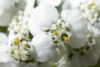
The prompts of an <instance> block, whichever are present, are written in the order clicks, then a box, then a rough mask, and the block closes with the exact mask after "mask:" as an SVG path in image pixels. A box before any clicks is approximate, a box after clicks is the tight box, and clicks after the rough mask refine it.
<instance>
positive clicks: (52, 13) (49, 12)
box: [28, 4, 59, 34]
mask: <svg viewBox="0 0 100 67" xmlns="http://www.w3.org/2000/svg"><path fill="white" fill-rule="evenodd" d="M58 17H59V14H58V12H57V10H56V8H55V7H53V6H50V5H46V4H40V5H39V6H38V7H36V8H35V9H34V11H33V13H32V16H31V19H30V21H29V23H28V25H29V26H28V27H29V30H30V32H31V33H32V34H34V32H35V33H36V32H37V31H36V30H34V29H37V30H39V29H40V30H42V31H43V30H44V29H48V28H50V27H51V26H52V24H53V23H55V22H56V21H57V20H58Z"/></svg>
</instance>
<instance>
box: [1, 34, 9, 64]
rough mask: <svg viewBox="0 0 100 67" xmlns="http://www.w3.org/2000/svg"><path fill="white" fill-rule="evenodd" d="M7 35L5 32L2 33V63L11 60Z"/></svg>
mask: <svg viewBox="0 0 100 67" xmlns="http://www.w3.org/2000/svg"><path fill="white" fill-rule="evenodd" d="M7 40H8V38H7V36H6V35H5V34H4V33H0V45H1V46H0V63H4V62H8V61H10V59H9V57H8V45H7Z"/></svg>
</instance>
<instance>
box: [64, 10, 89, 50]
mask: <svg viewBox="0 0 100 67" xmlns="http://www.w3.org/2000/svg"><path fill="white" fill-rule="evenodd" d="M64 14H66V15H63V13H62V17H63V19H64V20H65V22H66V24H69V25H70V27H71V31H72V36H71V40H70V46H71V47H74V48H80V47H82V46H83V45H84V43H85V41H86V36H87V23H86V20H85V18H84V17H83V16H82V14H81V12H80V10H79V9H71V10H66V13H65V12H64Z"/></svg>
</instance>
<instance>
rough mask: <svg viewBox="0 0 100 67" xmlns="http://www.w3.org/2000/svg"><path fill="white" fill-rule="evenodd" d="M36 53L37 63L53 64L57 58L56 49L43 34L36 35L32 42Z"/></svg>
mask: <svg viewBox="0 0 100 67" xmlns="http://www.w3.org/2000/svg"><path fill="white" fill-rule="evenodd" d="M32 43H33V45H34V47H35V48H36V52H37V58H36V59H37V61H39V62H52V61H53V62H54V61H57V60H58V58H59V56H58V53H57V51H56V48H55V47H54V45H53V44H52V42H51V41H50V39H49V37H48V36H47V35H46V34H45V33H44V32H43V33H38V34H37V35H36V36H35V37H34V38H33V40H32Z"/></svg>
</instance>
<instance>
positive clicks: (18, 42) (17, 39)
mask: <svg viewBox="0 0 100 67" xmlns="http://www.w3.org/2000/svg"><path fill="white" fill-rule="evenodd" d="M13 44H14V45H15V46H18V45H19V44H20V39H19V38H18V37H17V38H16V39H14V41H13Z"/></svg>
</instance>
